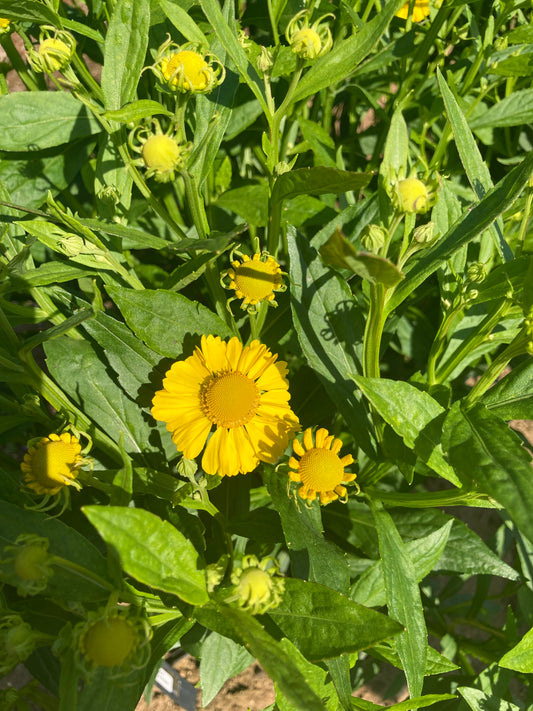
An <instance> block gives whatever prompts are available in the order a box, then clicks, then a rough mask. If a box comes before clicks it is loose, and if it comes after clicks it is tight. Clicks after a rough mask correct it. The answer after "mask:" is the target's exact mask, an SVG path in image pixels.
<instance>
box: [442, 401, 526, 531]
mask: <svg viewBox="0 0 533 711" xmlns="http://www.w3.org/2000/svg"><path fill="white" fill-rule="evenodd" d="M443 446H444V448H445V449H446V450H447V451H448V456H449V459H450V462H451V463H452V465H453V467H454V469H455V471H456V473H457V474H458V475H459V477H460V478H461V480H462V481H463V483H464V484H465V485H467V486H469V487H470V488H474V487H475V488H477V489H479V490H481V491H483V492H485V493H486V494H489V495H490V496H492V497H493V498H495V499H496V501H498V502H499V503H500V504H502V506H504V507H505V509H506V510H507V513H508V514H509V516H510V517H511V518H512V519H513V521H514V522H515V523H516V525H517V526H518V528H519V529H520V530H521V531H522V533H523V534H524V535H525V536H527V537H528V538H529V540H530V541H533V519H532V518H531V511H532V510H533V489H532V487H531V456H530V455H529V454H528V452H527V451H526V450H525V449H524V448H523V447H522V444H521V441H520V438H519V437H518V435H516V434H515V433H514V432H512V431H511V430H510V429H509V427H508V425H507V424H506V423H505V422H502V420H500V419H499V418H498V417H496V415H493V414H492V413H491V412H490V411H489V410H487V408H486V407H484V406H483V405H480V404H477V405H475V406H474V407H472V408H471V409H469V410H467V411H464V410H462V409H461V406H460V403H456V405H454V407H453V408H452V410H451V411H450V413H449V415H448V417H447V419H446V421H445V423H444V435H443Z"/></svg>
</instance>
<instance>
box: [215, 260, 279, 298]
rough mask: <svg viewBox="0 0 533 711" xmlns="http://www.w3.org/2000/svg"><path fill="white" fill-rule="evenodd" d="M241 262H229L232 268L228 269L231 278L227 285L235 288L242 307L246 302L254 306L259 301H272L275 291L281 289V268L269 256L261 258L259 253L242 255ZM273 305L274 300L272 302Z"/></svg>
mask: <svg viewBox="0 0 533 711" xmlns="http://www.w3.org/2000/svg"><path fill="white" fill-rule="evenodd" d="M241 259H242V262H239V261H238V260H235V261H234V262H232V263H231V266H232V267H233V269H229V270H228V276H229V278H230V279H231V281H230V284H229V287H228V288H230V289H234V290H235V294H236V296H237V298H238V299H243V303H242V307H243V308H245V307H246V306H247V305H248V304H250V305H251V306H255V305H256V304H258V303H259V302H260V301H270V302H274V298H275V294H274V292H275V291H283V290H284V287H283V284H282V281H281V268H280V266H279V264H278V263H277V262H276V260H275V259H273V258H272V257H270V256H266V257H264V258H263V259H262V258H261V255H260V254H254V256H253V258H252V259H250V257H248V256H246V255H243V256H242V257H241ZM274 305H275V302H274Z"/></svg>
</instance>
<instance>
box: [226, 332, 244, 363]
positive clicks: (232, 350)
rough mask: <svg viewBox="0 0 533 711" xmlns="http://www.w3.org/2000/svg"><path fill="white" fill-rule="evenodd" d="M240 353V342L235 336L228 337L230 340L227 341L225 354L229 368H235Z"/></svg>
mask: <svg viewBox="0 0 533 711" xmlns="http://www.w3.org/2000/svg"><path fill="white" fill-rule="evenodd" d="M241 354H242V343H241V342H240V341H239V339H238V338H236V337H235V336H234V337H233V338H230V340H229V342H228V348H227V353H226V356H227V358H228V362H229V365H230V368H231V369H232V370H237V366H238V365H239V359H240V357H241Z"/></svg>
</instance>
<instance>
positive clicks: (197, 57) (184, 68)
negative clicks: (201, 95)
mask: <svg viewBox="0 0 533 711" xmlns="http://www.w3.org/2000/svg"><path fill="white" fill-rule="evenodd" d="M161 71H162V72H163V75H164V77H165V79H167V81H169V80H170V79H172V77H173V76H174V75H176V78H175V79H174V83H178V81H177V75H178V74H180V75H182V76H183V87H184V88H185V89H187V90H188V91H190V90H191V89H196V90H197V91H201V90H203V89H205V88H206V86H207V80H208V76H209V65H208V64H207V62H206V61H205V59H204V58H203V57H202V55H201V54H198V52H193V51H192V50H190V49H184V50H182V51H181V52H175V53H174V54H173V55H172V56H171V57H170V59H168V60H166V61H165V60H163V62H162V64H161Z"/></svg>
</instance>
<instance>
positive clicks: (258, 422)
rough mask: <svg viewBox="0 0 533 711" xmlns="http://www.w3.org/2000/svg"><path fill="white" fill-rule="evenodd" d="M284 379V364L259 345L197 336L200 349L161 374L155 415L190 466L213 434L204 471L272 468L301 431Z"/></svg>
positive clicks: (244, 471) (229, 473)
mask: <svg viewBox="0 0 533 711" xmlns="http://www.w3.org/2000/svg"><path fill="white" fill-rule="evenodd" d="M286 373H287V364H286V363H284V362H282V361H277V355H275V354H272V353H271V352H270V351H269V349H268V348H267V347H266V346H265V345H263V344H261V343H259V341H252V342H251V343H250V345H249V346H245V347H243V345H242V343H241V342H240V341H239V339H238V338H235V337H234V338H231V339H230V340H229V341H228V342H226V341H222V340H221V339H220V338H219V337H218V336H217V337H215V336H211V335H209V336H202V339H201V345H200V348H196V350H195V352H194V354H193V355H192V356H190V357H189V358H186V359H185V360H183V361H177V362H176V363H174V364H173V365H172V367H171V368H170V370H169V371H168V372H167V373H166V378H165V379H164V380H163V390H159V391H158V392H156V394H155V396H154V399H153V407H152V414H153V416H154V417H155V419H156V420H162V421H163V422H166V425H167V429H168V430H169V432H171V433H172V439H173V441H174V443H175V445H176V447H177V448H178V449H179V450H180V451H182V452H183V455H184V456H185V457H186V458H187V459H194V458H195V457H197V456H198V455H199V454H200V452H201V451H202V449H203V448H204V445H205V443H206V440H208V437H209V434H210V432H211V430H212V429H213V427H214V428H215V431H214V432H213V433H212V435H211V437H210V438H209V440H208V441H207V446H206V447H205V452H204V455H203V458H202V467H203V469H204V471H205V472H207V473H208V474H218V475H219V476H235V475H236V474H247V473H248V472H251V471H253V470H254V469H255V468H256V467H257V465H258V464H259V462H271V463H274V462H276V461H277V460H278V458H279V457H280V456H281V455H282V454H283V452H284V450H285V448H286V446H287V444H288V441H289V437H290V436H291V435H292V434H293V433H294V432H296V431H297V430H298V429H299V422H298V418H297V417H296V415H295V414H294V412H293V411H292V410H291V408H290V406H289V400H290V395H289V392H288V387H289V384H288V382H287V378H286Z"/></svg>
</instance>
